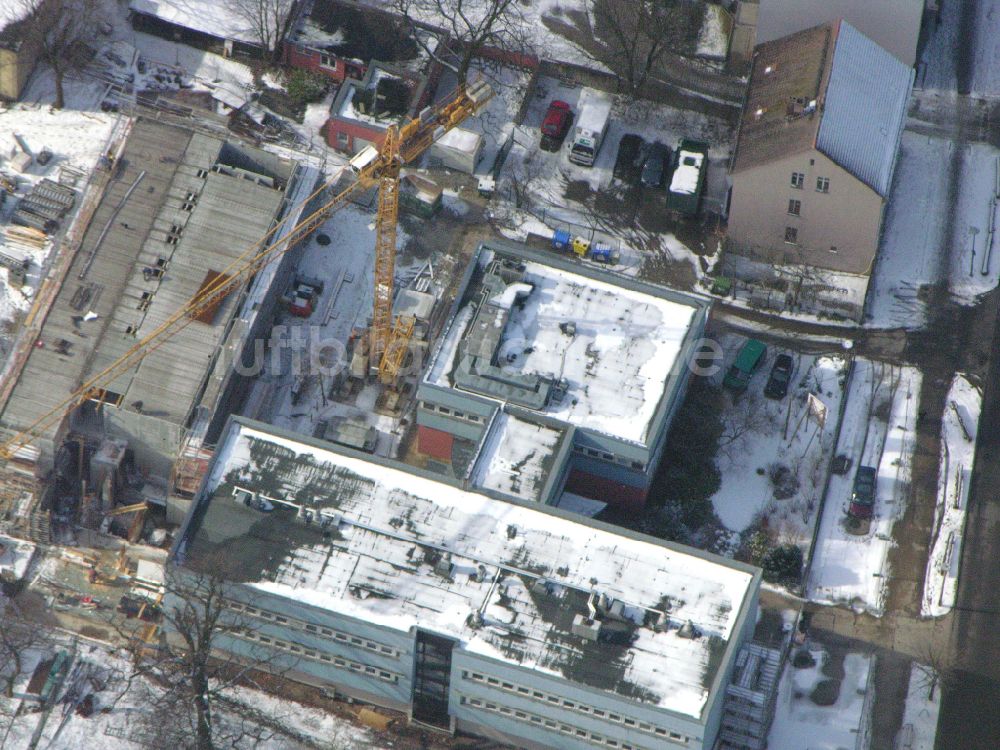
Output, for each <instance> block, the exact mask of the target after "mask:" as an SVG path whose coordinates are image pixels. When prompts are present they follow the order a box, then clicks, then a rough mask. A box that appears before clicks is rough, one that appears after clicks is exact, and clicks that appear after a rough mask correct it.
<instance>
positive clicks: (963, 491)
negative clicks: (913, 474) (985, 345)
mask: <svg viewBox="0 0 1000 750" xmlns="http://www.w3.org/2000/svg"><path fill="white" fill-rule="evenodd" d="M982 398H983V397H982V393H981V391H980V390H979V388H977V387H976V386H974V385H972V384H971V383H970V382H969V381H968V380H966V379H965V377H964V376H962V375H956V376H955V379H954V380H953V381H952V383H951V389H950V390H949V391H948V401H947V403H946V405H945V411H944V417H943V419H942V423H941V461H940V464H939V475H938V497H937V506H936V507H935V509H934V533H933V537H932V546H931V554H930V557H929V558H928V560H927V574H926V576H925V578H924V598H923V603H922V604H921V607H920V613H921V614H922V615H924V616H940V615H944V614H947V613H948V612H950V611H951V608H952V607H953V606H954V604H955V594H956V593H957V590H958V573H959V562H960V559H961V556H962V534H963V531H964V529H965V513H966V506H967V503H968V497H969V483H970V481H971V477H972V459H973V455H974V453H975V450H976V432H977V429H978V426H979V414H980V411H981V409H982Z"/></svg>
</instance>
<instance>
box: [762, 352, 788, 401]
mask: <svg viewBox="0 0 1000 750" xmlns="http://www.w3.org/2000/svg"><path fill="white" fill-rule="evenodd" d="M793 366H794V363H793V362H792V358H791V357H790V356H789V355H787V354H779V355H778V356H777V357H775V358H774V364H773V365H772V366H771V374H770V375H769V376H768V378H767V385H765V386H764V395H765V396H767V397H768V398H775V399H782V398H784V397H785V396H786V395H787V394H788V384H789V383H790V382H791V380H792V368H793Z"/></svg>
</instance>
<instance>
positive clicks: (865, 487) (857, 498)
mask: <svg viewBox="0 0 1000 750" xmlns="http://www.w3.org/2000/svg"><path fill="white" fill-rule="evenodd" d="M875 476H876V471H875V469H874V468H872V467H871V466H859V467H858V473H857V474H855V475H854V489H853V490H852V491H851V504H850V506H849V507H848V509H847V514H848V515H849V516H852V517H854V518H871V517H872V508H873V507H874V506H875Z"/></svg>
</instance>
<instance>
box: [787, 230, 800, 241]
mask: <svg viewBox="0 0 1000 750" xmlns="http://www.w3.org/2000/svg"><path fill="white" fill-rule="evenodd" d="M785 242H787V243H788V244H789V245H797V244H798V242H799V230H798V229H796V228H795V227H785Z"/></svg>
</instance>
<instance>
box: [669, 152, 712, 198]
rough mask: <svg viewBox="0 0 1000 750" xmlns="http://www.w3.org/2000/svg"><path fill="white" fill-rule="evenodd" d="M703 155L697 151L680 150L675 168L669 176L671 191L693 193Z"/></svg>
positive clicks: (695, 189) (696, 184) (696, 186)
mask: <svg viewBox="0 0 1000 750" xmlns="http://www.w3.org/2000/svg"><path fill="white" fill-rule="evenodd" d="M704 160H705V155H704V154H702V153H698V152H697V151H683V150H682V151H681V152H680V153H679V154H678V155H677V168H676V169H675V170H674V176H673V177H671V178H670V192H671V193H687V194H691V193H695V192H697V191H698V176H699V175H700V174H701V163H702V162H703V161H704Z"/></svg>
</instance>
